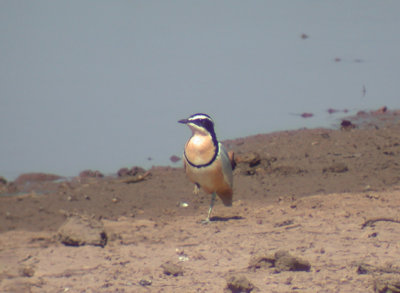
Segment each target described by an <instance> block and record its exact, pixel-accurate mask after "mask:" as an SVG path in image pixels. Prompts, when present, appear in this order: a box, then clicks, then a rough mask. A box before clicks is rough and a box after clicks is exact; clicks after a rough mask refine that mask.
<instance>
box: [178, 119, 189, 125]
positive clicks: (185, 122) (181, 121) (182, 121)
mask: <svg viewBox="0 0 400 293" xmlns="http://www.w3.org/2000/svg"><path fill="white" fill-rule="evenodd" d="M188 122H189V121H188V120H187V119H182V120H179V121H178V123H182V124H187V123H188Z"/></svg>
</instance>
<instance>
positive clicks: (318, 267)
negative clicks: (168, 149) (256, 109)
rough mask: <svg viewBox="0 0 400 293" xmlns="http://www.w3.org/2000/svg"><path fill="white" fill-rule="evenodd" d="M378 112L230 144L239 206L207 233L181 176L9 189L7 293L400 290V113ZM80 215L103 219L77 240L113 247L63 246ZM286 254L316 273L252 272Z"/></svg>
mask: <svg viewBox="0 0 400 293" xmlns="http://www.w3.org/2000/svg"><path fill="white" fill-rule="evenodd" d="M372 114H373V115H372ZM372 114H371V113H367V114H365V115H366V117H365V116H362V115H359V116H356V117H353V118H352V119H351V120H352V121H353V123H354V124H356V125H358V127H356V128H351V127H350V128H347V129H346V130H330V129H311V130H308V129H302V130H297V131H285V132H277V133H272V134H265V135H264V134H263V135H257V136H252V137H247V138H242V139H237V140H232V141H226V142H224V143H225V145H226V146H227V147H228V149H232V150H234V151H235V153H236V157H237V161H238V166H237V169H236V170H235V172H234V176H235V177H234V180H235V187H234V203H233V207H231V208H227V207H224V206H223V205H222V204H221V203H220V202H219V201H218V202H217V203H216V206H215V208H214V211H213V218H212V222H211V223H210V224H207V225H204V224H201V223H200V222H201V220H202V219H204V218H205V216H206V213H207V209H208V204H209V197H208V196H206V195H204V194H203V193H200V195H199V196H194V195H193V194H192V189H193V186H192V185H191V184H190V183H189V182H188V180H186V178H185V176H184V174H183V169H182V168H171V167H155V168H152V169H150V170H149V172H148V173H145V174H143V173H142V174H136V175H135V176H127V177H117V176H115V177H104V178H95V177H76V178H72V179H68V180H58V181H37V180H36V179H35V180H36V181H32V182H26V180H25V181H23V180H20V181H18V182H17V181H16V182H17V183H15V184H14V183H7V184H6V183H5V182H2V181H1V180H0V181H1V184H3V186H2V189H1V190H2V192H3V196H0V292H223V291H224V290H225V292H231V291H232V290H234V289H227V280H233V279H234V280H239V279H240V277H245V278H247V281H248V283H250V285H248V286H247V287H246V286H245V285H243V287H242V291H244V292H246V291H247V292H249V291H250V290H252V291H251V292H374V291H375V290H376V292H378V291H379V292H389V291H387V290H386V289H385V286H386V287H390V286H392V287H390V288H391V289H392V292H397V291H395V290H397V289H396V288H397V287H396V286H397V285H396V280H397V281H400V273H399V268H400V258H399V257H398V256H399V255H400V233H399V231H400V223H399V222H400V213H399V206H400V123H399V119H398V118H399V113H398V112H389V111H384V113H372ZM363 115H364V114H363ZM368 115H369V116H368ZM28 177H29V176H28ZM28 177H25V178H28ZM53 179H54V178H52V180H53ZM74 217H78V218H85V219H89V220H90V221H93V222H96V223H95V224H93V225H88V226H87V227H84V226H82V227H81V226H78V227H77V231H78V232H77V233H78V234H79V231H82V234H85V235H86V234H90V233H89V232H93V230H90V229H92V226H96V227H97V228H99V225H100V226H101V227H102V228H101V227H100V228H99V229H103V231H104V235H106V238H107V239H106V243H105V245H104V242H102V243H103V244H102V245H103V246H96V245H90V244H89V243H86V244H85V243H84V241H82V242H81V243H80V244H81V246H70V245H65V244H63V243H62V241H61V240H60V239H61V238H60V235H59V234H60V233H61V232H59V229H60V227H61V226H62V225H63V224H65V223H66V221H68V220H70V219H71V218H74ZM369 220H370V221H369ZM78 222H79V221H78ZM85 229H89V230H85ZM61 230H62V229H61ZM61 230H60V231H61ZM91 234H93V233H91ZM104 235H103V236H104ZM77 237H79V235H78V236H77ZM103 240H104V239H103ZM282 250H284V251H287V252H289V253H290V254H291V255H292V256H294V257H296V258H299V259H301V260H303V261H306V262H308V263H309V264H310V265H311V268H310V269H309V270H295V269H294V270H285V269H278V266H276V267H273V266H272V267H270V268H268V267H261V268H254V266H251V264H252V263H254V259H255V258H257V257H259V256H260V255H265V256H266V257H267V258H268V257H270V256H271V255H274V254H275V253H276V252H278V251H282ZM240 280H243V279H240ZM244 280H245V279H244ZM243 283H246V282H245V281H243ZM252 288H253V289H252ZM385 290H386V291H385ZM399 292H400V290H399Z"/></svg>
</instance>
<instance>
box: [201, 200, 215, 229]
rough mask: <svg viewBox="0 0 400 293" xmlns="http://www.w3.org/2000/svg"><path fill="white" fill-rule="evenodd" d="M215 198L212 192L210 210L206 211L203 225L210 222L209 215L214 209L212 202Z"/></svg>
mask: <svg viewBox="0 0 400 293" xmlns="http://www.w3.org/2000/svg"><path fill="white" fill-rule="evenodd" d="M216 196H217V195H216V194H215V192H213V194H211V202H210V208H209V209H208V215H207V218H206V219H205V220H204V221H203V224H208V223H210V222H211V221H210V215H211V212H212V209H213V207H214V201H215V197H216Z"/></svg>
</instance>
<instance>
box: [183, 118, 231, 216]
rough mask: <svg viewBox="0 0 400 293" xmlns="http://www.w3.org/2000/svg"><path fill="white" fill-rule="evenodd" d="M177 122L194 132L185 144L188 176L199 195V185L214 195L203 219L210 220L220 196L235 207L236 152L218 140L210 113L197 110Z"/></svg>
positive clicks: (185, 161)
mask: <svg viewBox="0 0 400 293" xmlns="http://www.w3.org/2000/svg"><path fill="white" fill-rule="evenodd" d="M178 122H179V123H182V124H186V125H187V126H189V128H190V130H191V131H192V136H191V137H190V138H189V140H188V141H187V142H186V144H185V148H184V152H183V164H184V169H185V173H186V176H187V177H188V179H189V180H190V181H191V182H192V183H194V191H193V192H194V194H198V193H199V189H200V188H202V189H203V190H204V191H205V192H206V193H207V194H211V202H210V207H209V210H208V215H207V218H206V219H205V220H204V221H203V223H209V222H210V215H211V212H212V209H213V207H214V201H215V198H216V196H217V195H218V197H219V198H220V199H221V200H222V202H223V204H224V205H225V206H232V195H233V169H234V168H235V165H236V163H235V159H234V153H233V152H229V153H228V152H227V150H226V149H225V147H224V146H223V145H222V144H221V143H220V142H218V140H217V136H216V134H215V131H214V121H213V119H212V118H211V117H210V116H209V115H207V114H203V113H197V114H193V115H191V116H190V117H189V118H187V119H182V120H179V121H178Z"/></svg>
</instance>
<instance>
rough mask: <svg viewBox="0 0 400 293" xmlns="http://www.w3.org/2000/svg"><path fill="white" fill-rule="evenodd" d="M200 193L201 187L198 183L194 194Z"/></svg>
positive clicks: (195, 185)
mask: <svg viewBox="0 0 400 293" xmlns="http://www.w3.org/2000/svg"><path fill="white" fill-rule="evenodd" d="M199 192H200V185H199V184H198V183H195V184H194V189H193V194H194V195H198V194H199Z"/></svg>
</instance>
